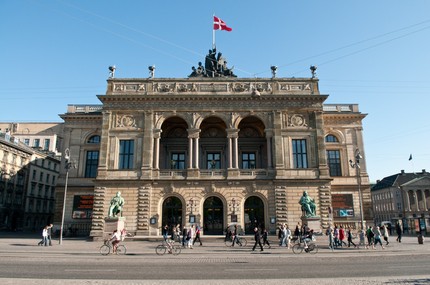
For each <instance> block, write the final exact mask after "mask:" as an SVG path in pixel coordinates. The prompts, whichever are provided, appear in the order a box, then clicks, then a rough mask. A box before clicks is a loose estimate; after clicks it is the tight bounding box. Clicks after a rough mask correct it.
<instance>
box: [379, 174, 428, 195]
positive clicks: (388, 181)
mask: <svg viewBox="0 0 430 285" xmlns="http://www.w3.org/2000/svg"><path fill="white" fill-rule="evenodd" d="M422 177H430V173H428V172H426V171H424V170H423V171H422V172H418V173H417V172H411V173H406V172H403V171H402V172H401V173H397V174H394V175H391V176H387V177H385V178H384V179H382V180H380V181H378V182H377V183H376V184H375V186H373V187H372V189H371V191H377V190H381V189H385V188H390V187H398V186H402V185H403V184H405V183H408V182H410V181H412V180H416V179H419V178H422Z"/></svg>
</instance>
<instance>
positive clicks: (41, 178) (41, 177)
mask: <svg viewBox="0 0 430 285" xmlns="http://www.w3.org/2000/svg"><path fill="white" fill-rule="evenodd" d="M39 181H40V182H42V181H43V172H40V176H39Z"/></svg>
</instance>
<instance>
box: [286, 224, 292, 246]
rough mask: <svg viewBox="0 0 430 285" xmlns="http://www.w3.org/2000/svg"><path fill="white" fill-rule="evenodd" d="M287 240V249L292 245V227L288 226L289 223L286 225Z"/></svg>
mask: <svg viewBox="0 0 430 285" xmlns="http://www.w3.org/2000/svg"><path fill="white" fill-rule="evenodd" d="M285 242H286V246H287V249H290V247H291V230H290V227H288V225H285Z"/></svg>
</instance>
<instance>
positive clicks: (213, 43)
mask: <svg viewBox="0 0 430 285" xmlns="http://www.w3.org/2000/svg"><path fill="white" fill-rule="evenodd" d="M214 17H215V13H214V15H213V17H212V49H215V29H214V24H213V21H214Z"/></svg>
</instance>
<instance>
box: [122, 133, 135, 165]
mask: <svg viewBox="0 0 430 285" xmlns="http://www.w3.org/2000/svg"><path fill="white" fill-rule="evenodd" d="M133 160H134V140H120V141H119V167H118V168H119V169H132V168H133Z"/></svg>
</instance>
